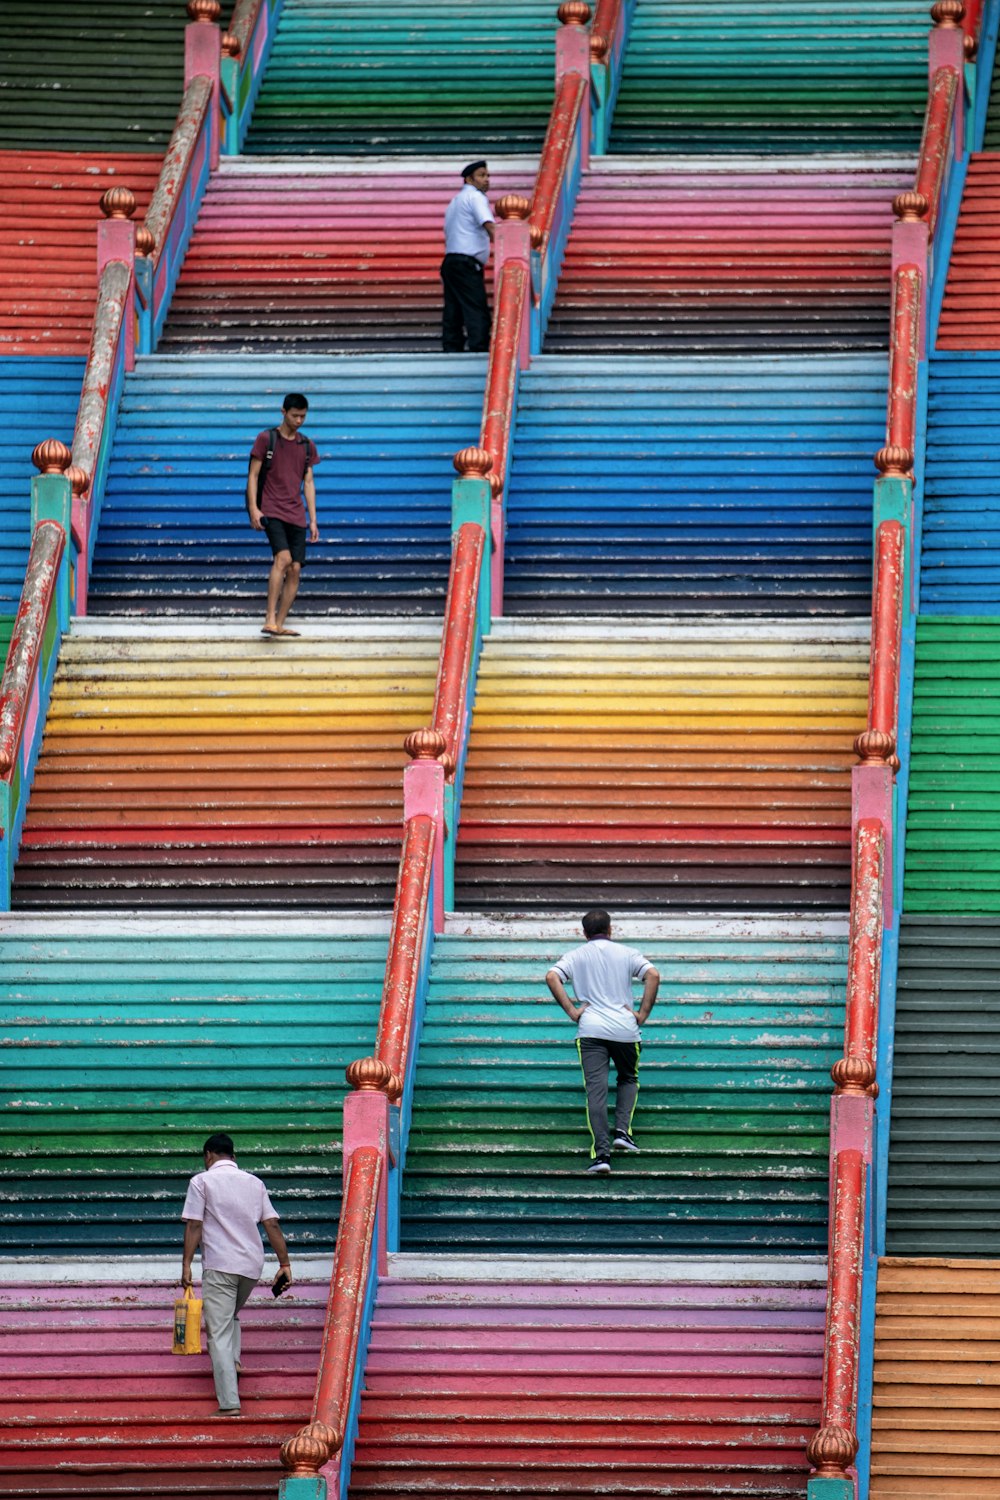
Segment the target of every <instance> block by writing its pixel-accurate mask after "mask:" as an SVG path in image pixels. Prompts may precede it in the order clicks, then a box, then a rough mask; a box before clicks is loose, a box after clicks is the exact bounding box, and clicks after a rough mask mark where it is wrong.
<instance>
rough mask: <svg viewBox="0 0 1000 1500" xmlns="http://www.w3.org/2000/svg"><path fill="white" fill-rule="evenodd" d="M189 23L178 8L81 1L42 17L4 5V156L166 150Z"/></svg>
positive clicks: (27, 0)
mask: <svg viewBox="0 0 1000 1500" xmlns="http://www.w3.org/2000/svg"><path fill="white" fill-rule="evenodd" d="M231 8H232V7H231V6H230V5H226V6H225V10H226V11H227V12H228V11H229V10H231ZM187 19H188V18H187V16H186V14H185V11H184V6H183V4H180V5H179V4H178V3H177V0H142V5H141V6H136V5H133V4H131V3H129V0H87V4H86V5H73V4H54V5H49V6H46V8H45V11H44V13H43V16H40V14H39V10H38V7H37V6H35V5H33V4H31V0H5V4H4V66H3V71H4V75H5V78H4V88H3V90H2V91H0V148H2V149H10V150H21V149H27V150H29V151H36V150H43V149H44V150H48V151H81V150H84V149H86V150H89V151H95V152H96V151H149V150H158V151H161V152H162V151H163V150H165V148H166V145H167V141H168V140H169V139H170V132H171V131H172V130H173V128H174V121H175V119H176V118H177V108H178V105H179V104H180V99H181V94H182V93H183V90H184V27H185V24H186V23H187Z"/></svg>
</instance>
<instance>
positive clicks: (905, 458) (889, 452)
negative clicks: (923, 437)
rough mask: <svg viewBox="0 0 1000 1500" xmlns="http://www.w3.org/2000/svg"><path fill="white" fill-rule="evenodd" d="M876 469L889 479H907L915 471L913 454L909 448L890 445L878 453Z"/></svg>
mask: <svg viewBox="0 0 1000 1500" xmlns="http://www.w3.org/2000/svg"><path fill="white" fill-rule="evenodd" d="M875 467H876V469H878V471H879V473H880V474H884V475H886V477H887V478H890V477H895V478H898V479H907V478H908V477H909V475H910V474H911V473H912V471H913V454H912V453H911V452H910V450H909V448H898V447H896V446H895V444H890V445H889V446H888V447H886V448H880V449H879V450H878V452H877V453H876V455H875Z"/></svg>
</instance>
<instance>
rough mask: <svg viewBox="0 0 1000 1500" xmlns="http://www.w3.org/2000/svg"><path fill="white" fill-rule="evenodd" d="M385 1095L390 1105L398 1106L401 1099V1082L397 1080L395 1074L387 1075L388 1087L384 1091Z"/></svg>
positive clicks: (399, 1079)
mask: <svg viewBox="0 0 1000 1500" xmlns="http://www.w3.org/2000/svg"><path fill="white" fill-rule="evenodd" d="M386 1093H387V1094H388V1096H389V1103H390V1104H398V1103H399V1101H400V1099H402V1097H403V1080H402V1079H401V1078H398V1077H397V1076H396V1074H395V1073H390V1074H389V1086H388V1088H387V1089H386Z"/></svg>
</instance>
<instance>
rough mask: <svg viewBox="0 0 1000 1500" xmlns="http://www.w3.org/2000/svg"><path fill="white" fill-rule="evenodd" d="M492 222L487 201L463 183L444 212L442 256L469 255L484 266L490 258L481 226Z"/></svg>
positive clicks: (487, 240) (485, 236) (475, 190)
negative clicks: (443, 254)
mask: <svg viewBox="0 0 1000 1500" xmlns="http://www.w3.org/2000/svg"><path fill="white" fill-rule="evenodd" d="M493 222H494V219H493V210H492V209H491V208H490V200H489V199H488V198H487V196H486V194H485V193H481V192H480V191H479V189H478V188H477V187H473V186H472V183H471V182H467V183H466V184H465V186H464V187H463V189H462V191H461V192H460V193H456V194H455V196H454V198H452V200H451V202H450V203H449V204H448V207H447V208H446V209H445V213H444V253H445V254H446V255H472V256H475V258H476V260H478V261H481V262H482V264H483V265H484V266H485V264H486V262H487V261H488V260H489V258H490V237H489V235H488V234H487V233H486V230H485V229H484V228H483V225H484V224H492V223H493Z"/></svg>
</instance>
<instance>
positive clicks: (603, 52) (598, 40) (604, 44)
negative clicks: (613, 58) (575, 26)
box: [590, 31, 608, 63]
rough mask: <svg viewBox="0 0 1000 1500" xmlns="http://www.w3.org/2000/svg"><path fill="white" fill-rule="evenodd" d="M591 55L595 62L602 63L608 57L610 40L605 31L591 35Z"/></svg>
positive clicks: (594, 32) (593, 32)
mask: <svg viewBox="0 0 1000 1500" xmlns="http://www.w3.org/2000/svg"><path fill="white" fill-rule="evenodd" d="M590 55H591V57H592V58H593V60H594V62H596V63H600V62H603V61H604V59H605V58H606V57H607V55H608V39H607V37H606V36H605V35H604V32H603V31H592V32H591V33H590Z"/></svg>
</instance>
